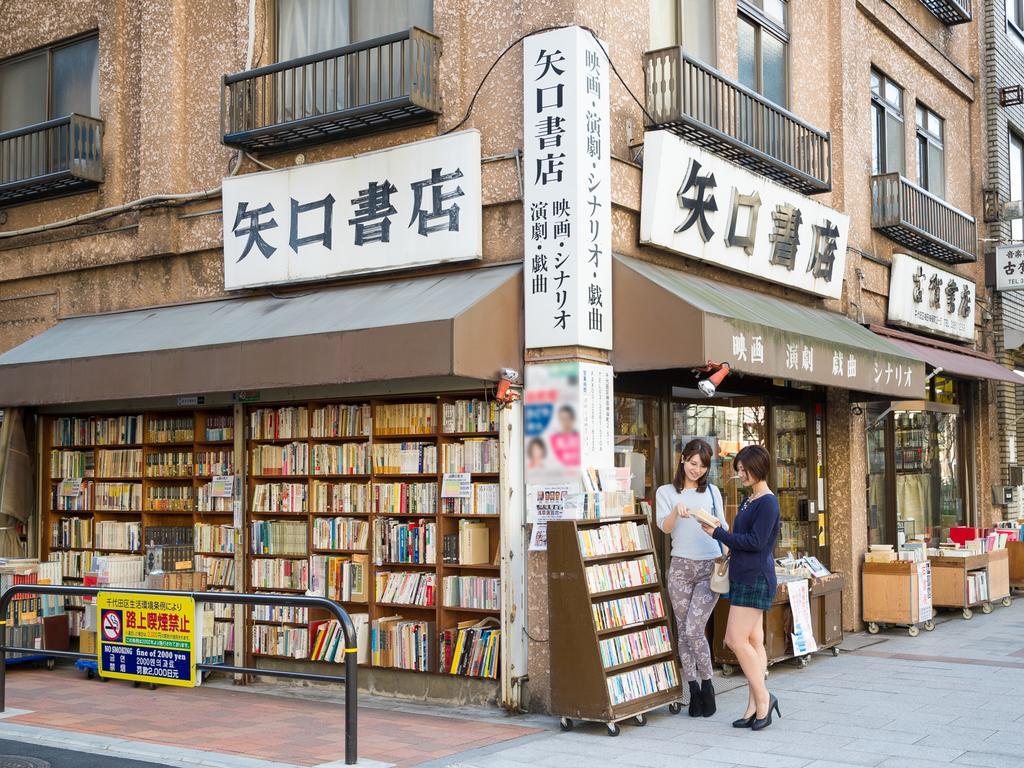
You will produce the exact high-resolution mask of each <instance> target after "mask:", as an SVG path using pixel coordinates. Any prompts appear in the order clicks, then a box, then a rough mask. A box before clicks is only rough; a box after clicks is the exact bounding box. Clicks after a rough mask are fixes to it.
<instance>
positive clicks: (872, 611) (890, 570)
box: [861, 560, 935, 637]
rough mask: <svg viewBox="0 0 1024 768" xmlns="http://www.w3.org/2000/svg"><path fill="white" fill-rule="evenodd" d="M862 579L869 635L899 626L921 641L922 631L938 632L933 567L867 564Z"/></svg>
mask: <svg viewBox="0 0 1024 768" xmlns="http://www.w3.org/2000/svg"><path fill="white" fill-rule="evenodd" d="M861 579H862V583H863V590H862V593H863V595H864V621H865V623H867V625H868V632H870V633H871V634H873V635H874V634H877V633H878V632H879V631H880V630H881V628H882V627H883V626H886V625H895V626H903V627H907V632H908V634H909V635H910V636H911V637H917V635H918V634H919V633H920V628H921V627H924V629H925V631H927V632H931V631H932V630H933V629H935V621H934V620H933V617H932V567H931V564H930V563H928V562H915V561H908V560H893V561H891V562H888V563H874V562H865V563H864V567H863V570H862V572H861Z"/></svg>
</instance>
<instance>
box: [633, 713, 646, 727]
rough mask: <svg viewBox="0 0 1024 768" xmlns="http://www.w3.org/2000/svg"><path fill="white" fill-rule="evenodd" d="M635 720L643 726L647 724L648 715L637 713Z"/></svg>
mask: <svg viewBox="0 0 1024 768" xmlns="http://www.w3.org/2000/svg"><path fill="white" fill-rule="evenodd" d="M634 720H636V724H637V725H639V726H641V727H643V726H645V725H647V715H643V714H641V715H637V716H636V717H635V718H634Z"/></svg>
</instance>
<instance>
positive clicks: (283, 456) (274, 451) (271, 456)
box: [250, 443, 309, 476]
mask: <svg viewBox="0 0 1024 768" xmlns="http://www.w3.org/2000/svg"><path fill="white" fill-rule="evenodd" d="M250 456H251V458H252V461H251V462H250V464H251V467H252V473H253V474H254V475H282V476H288V475H293V476H294V475H308V474H309V446H308V445H307V444H306V443H288V444H287V445H254V446H253V447H252V450H251V451H250Z"/></svg>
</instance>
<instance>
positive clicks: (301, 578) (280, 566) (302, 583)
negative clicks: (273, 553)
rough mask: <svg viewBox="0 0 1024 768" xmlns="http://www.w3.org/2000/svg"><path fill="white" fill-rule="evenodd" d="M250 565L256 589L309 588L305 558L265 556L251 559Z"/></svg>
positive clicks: (307, 565) (307, 563) (307, 567)
mask: <svg viewBox="0 0 1024 768" xmlns="http://www.w3.org/2000/svg"><path fill="white" fill-rule="evenodd" d="M216 559H218V560H226V558H216ZM228 562H231V561H228ZM251 566H252V585H253V586H254V587H256V588H257V589H300V590H302V591H303V592H305V591H306V589H308V588H309V561H307V560H291V559H287V558H265V559H259V560H253V561H252V563H251Z"/></svg>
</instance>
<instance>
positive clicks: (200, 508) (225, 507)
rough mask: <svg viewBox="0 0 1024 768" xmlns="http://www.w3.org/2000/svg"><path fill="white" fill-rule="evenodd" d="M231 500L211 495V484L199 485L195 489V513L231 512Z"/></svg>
mask: <svg viewBox="0 0 1024 768" xmlns="http://www.w3.org/2000/svg"><path fill="white" fill-rule="evenodd" d="M232 509H233V506H232V499H230V498H225V497H223V496H214V495H213V483H207V484H206V485H201V486H199V488H197V489H196V511H197V512H224V513H226V512H231V511H232Z"/></svg>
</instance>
